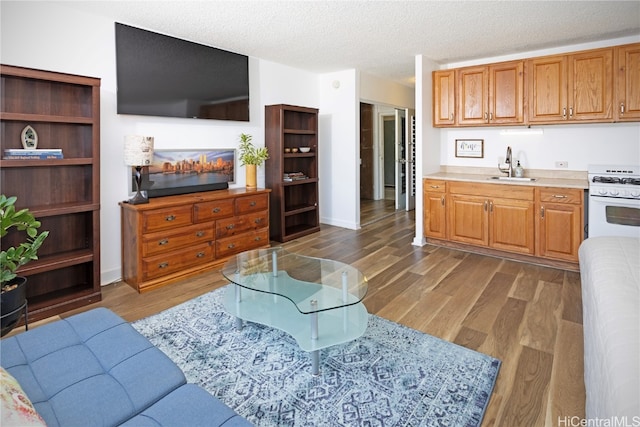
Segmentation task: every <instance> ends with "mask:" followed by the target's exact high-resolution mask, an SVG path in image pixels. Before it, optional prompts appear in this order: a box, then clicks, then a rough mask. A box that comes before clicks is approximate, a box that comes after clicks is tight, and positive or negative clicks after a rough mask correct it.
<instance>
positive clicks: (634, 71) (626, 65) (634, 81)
mask: <svg viewBox="0 0 640 427" xmlns="http://www.w3.org/2000/svg"><path fill="white" fill-rule="evenodd" d="M616 52H617V61H618V63H617V66H616V79H617V82H616V83H617V93H616V99H617V101H616V103H615V105H614V110H615V117H616V120H618V121H625V120H634V121H637V120H639V119H640V43H639V44H633V45H627V46H622V47H619V48H617V49H616Z"/></svg>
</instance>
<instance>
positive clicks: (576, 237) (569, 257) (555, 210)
mask: <svg viewBox="0 0 640 427" xmlns="http://www.w3.org/2000/svg"><path fill="white" fill-rule="evenodd" d="M537 228H538V233H539V235H538V248H539V251H538V254H537V255H538V256H542V257H545V258H553V259H559V260H566V261H578V247H579V246H580V243H581V242H582V208H581V207H580V206H577V205H571V204H550V203H544V204H540V205H539V207H538V221H537Z"/></svg>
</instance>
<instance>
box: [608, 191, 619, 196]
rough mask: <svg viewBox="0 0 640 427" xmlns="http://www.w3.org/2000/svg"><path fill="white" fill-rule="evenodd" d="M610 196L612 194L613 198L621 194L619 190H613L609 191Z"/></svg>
mask: <svg viewBox="0 0 640 427" xmlns="http://www.w3.org/2000/svg"><path fill="white" fill-rule="evenodd" d="M609 194H611V195H612V196H617V195H618V194H620V192H619V191H618V190H611V191H609Z"/></svg>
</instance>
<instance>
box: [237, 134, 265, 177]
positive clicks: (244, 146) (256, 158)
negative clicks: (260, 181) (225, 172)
mask: <svg viewBox="0 0 640 427" xmlns="http://www.w3.org/2000/svg"><path fill="white" fill-rule="evenodd" d="M251 139H252V136H251V135H248V134H246V133H241V134H240V146H239V148H240V163H241V166H246V168H247V184H246V185H247V188H256V187H257V186H258V185H257V178H256V169H257V167H258V166H260V165H262V163H264V161H265V160H267V159H268V158H269V150H267V147H260V148H257V147H256V146H255V145H253V143H252V142H251Z"/></svg>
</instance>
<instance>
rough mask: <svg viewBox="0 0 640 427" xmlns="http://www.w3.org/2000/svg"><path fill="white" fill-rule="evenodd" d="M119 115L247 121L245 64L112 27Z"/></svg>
mask: <svg viewBox="0 0 640 427" xmlns="http://www.w3.org/2000/svg"><path fill="white" fill-rule="evenodd" d="M116 75H117V84H118V95H117V99H118V101H117V103H118V114H136V115H147V116H166V117H186V118H198V119H217V120H235V121H249V58H248V57H247V56H244V55H240V54H237V53H233V52H228V51H225V50H221V49H217V48H214V47H210V46H205V45H202V44H198V43H193V42H189V41H186V40H180V39H177V38H174V37H170V36H166V35H163V34H158V33H154V32H151V31H147V30H142V29H140V28H134V27H131V26H128V25H124V24H120V23H116Z"/></svg>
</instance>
